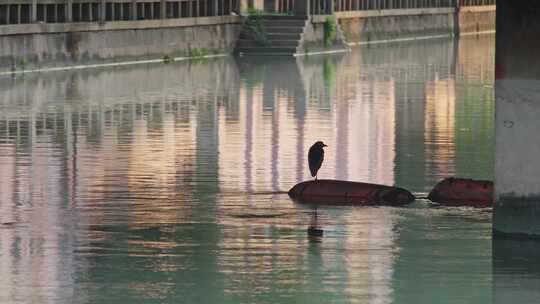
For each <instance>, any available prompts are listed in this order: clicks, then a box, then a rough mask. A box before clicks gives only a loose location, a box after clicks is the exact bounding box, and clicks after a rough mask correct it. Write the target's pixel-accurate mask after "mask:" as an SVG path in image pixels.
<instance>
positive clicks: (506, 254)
mask: <svg viewBox="0 0 540 304" xmlns="http://www.w3.org/2000/svg"><path fill="white" fill-rule="evenodd" d="M492 246H493V249H492V250H493V303H495V304H499V303H500V304H503V303H511V302H514V303H537V302H538V299H539V298H540V289H538V286H540V259H539V258H538V257H540V242H539V241H537V240H511V239H500V238H494V239H493V245H492Z"/></svg>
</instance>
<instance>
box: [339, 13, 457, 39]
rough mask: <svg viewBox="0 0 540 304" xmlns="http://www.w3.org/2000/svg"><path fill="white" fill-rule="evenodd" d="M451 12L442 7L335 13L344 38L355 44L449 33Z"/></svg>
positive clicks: (451, 27)
mask: <svg viewBox="0 0 540 304" xmlns="http://www.w3.org/2000/svg"><path fill="white" fill-rule="evenodd" d="M453 12H454V10H453V9H452V8H443V9H418V10H392V11H387V12H385V11H378V13H377V12H370V11H366V12H362V11H360V12H347V13H337V14H338V16H339V18H340V19H339V23H340V26H341V29H342V30H343V33H344V36H345V40H346V41H347V43H348V44H353V45H354V44H364V43H377V42H385V41H389V40H398V39H414V38H418V37H423V36H424V37H426V36H441V35H444V36H449V35H452V33H453V31H454V21H455V19H454V14H453ZM353 13H356V14H353ZM375 13H377V14H375Z"/></svg>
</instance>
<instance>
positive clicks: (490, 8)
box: [459, 5, 497, 13]
mask: <svg viewBox="0 0 540 304" xmlns="http://www.w3.org/2000/svg"><path fill="white" fill-rule="evenodd" d="M496 10H497V9H496V5H481V6H463V7H461V8H460V9H459V11H460V12H461V13H483V12H494V11H496Z"/></svg>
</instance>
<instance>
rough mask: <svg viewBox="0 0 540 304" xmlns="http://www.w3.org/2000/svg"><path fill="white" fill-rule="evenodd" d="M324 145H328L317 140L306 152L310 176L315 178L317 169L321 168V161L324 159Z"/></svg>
mask: <svg viewBox="0 0 540 304" xmlns="http://www.w3.org/2000/svg"><path fill="white" fill-rule="evenodd" d="M324 147H328V146H327V145H325V144H324V143H323V142H322V141H318V142H316V143H314V144H313V146H311V148H309V152H308V163H309V171H311V176H314V177H315V180H317V171H319V168H321V165H322V162H323V160H324V150H323V148H324Z"/></svg>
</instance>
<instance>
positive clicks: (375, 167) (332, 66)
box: [0, 36, 504, 304]
mask: <svg viewBox="0 0 540 304" xmlns="http://www.w3.org/2000/svg"><path fill="white" fill-rule="evenodd" d="M493 66H494V37H493V36H480V37H473V38H465V39H461V40H459V41H454V40H446V39H442V40H429V41H419V42H413V43H403V44H393V45H380V46H377V47H363V48H356V49H353V51H351V52H350V53H346V54H341V55H332V56H309V57H299V58H297V59H284V58H279V59H253V58H251V59H250V58H239V59H235V58H230V57H227V58H220V59H212V60H203V61H191V62H179V63H172V64H155V65H137V66H130V67H118V68H110V69H92V70H84V71H71V72H58V73H57V72H54V73H52V72H51V73H43V74H28V75H22V76H17V77H12V78H10V77H4V78H1V79H0V88H1V90H0V223H2V224H1V225H0V271H1V273H2V275H1V276H0V302H2V303H142V302H144V303H416V304H417V303H488V302H491V301H492V285H493V275H492V263H491V259H492V248H491V247H492V246H491V210H490V209H470V208H441V207H436V206H433V205H431V204H429V203H428V202H427V201H426V200H422V199H420V200H417V201H415V202H414V203H413V204H411V205H409V206H407V207H405V208H387V207H379V208H377V207H365V208H359V207H356V208H354V207H339V208H336V207H323V208H319V210H318V224H319V225H320V226H321V227H322V228H323V229H324V231H325V232H324V233H325V234H324V237H323V238H321V239H310V238H308V237H307V235H306V228H307V227H308V225H310V223H311V222H312V221H313V220H314V217H313V210H311V209H310V208H308V207H306V206H303V205H298V204H296V203H294V202H293V201H291V200H290V199H289V198H288V196H287V195H286V194H284V193H282V192H283V191H287V190H288V189H289V188H290V187H292V186H293V185H294V184H295V183H297V182H300V181H303V180H306V179H309V178H311V177H310V176H309V169H308V167H307V151H308V149H309V147H310V145H311V144H312V143H314V142H315V141H316V140H323V141H324V142H325V143H327V144H328V145H329V147H328V148H327V152H326V159H325V162H324V164H323V167H322V168H321V170H320V171H319V177H321V178H338V179H347V180H353V181H364V182H372V183H383V184H388V185H398V186H400V187H405V188H407V189H409V190H411V191H413V192H414V193H415V194H416V195H418V196H425V195H426V194H427V192H429V190H430V189H431V188H432V187H433V186H434V185H435V184H436V183H437V182H438V181H439V180H440V179H442V178H444V177H448V176H460V177H470V178H477V179H493V156H494V153H493V151H494V147H493V141H494V129H493V114H494V100H493V82H494V79H493ZM502 284H503V285H504V283H502Z"/></svg>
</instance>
